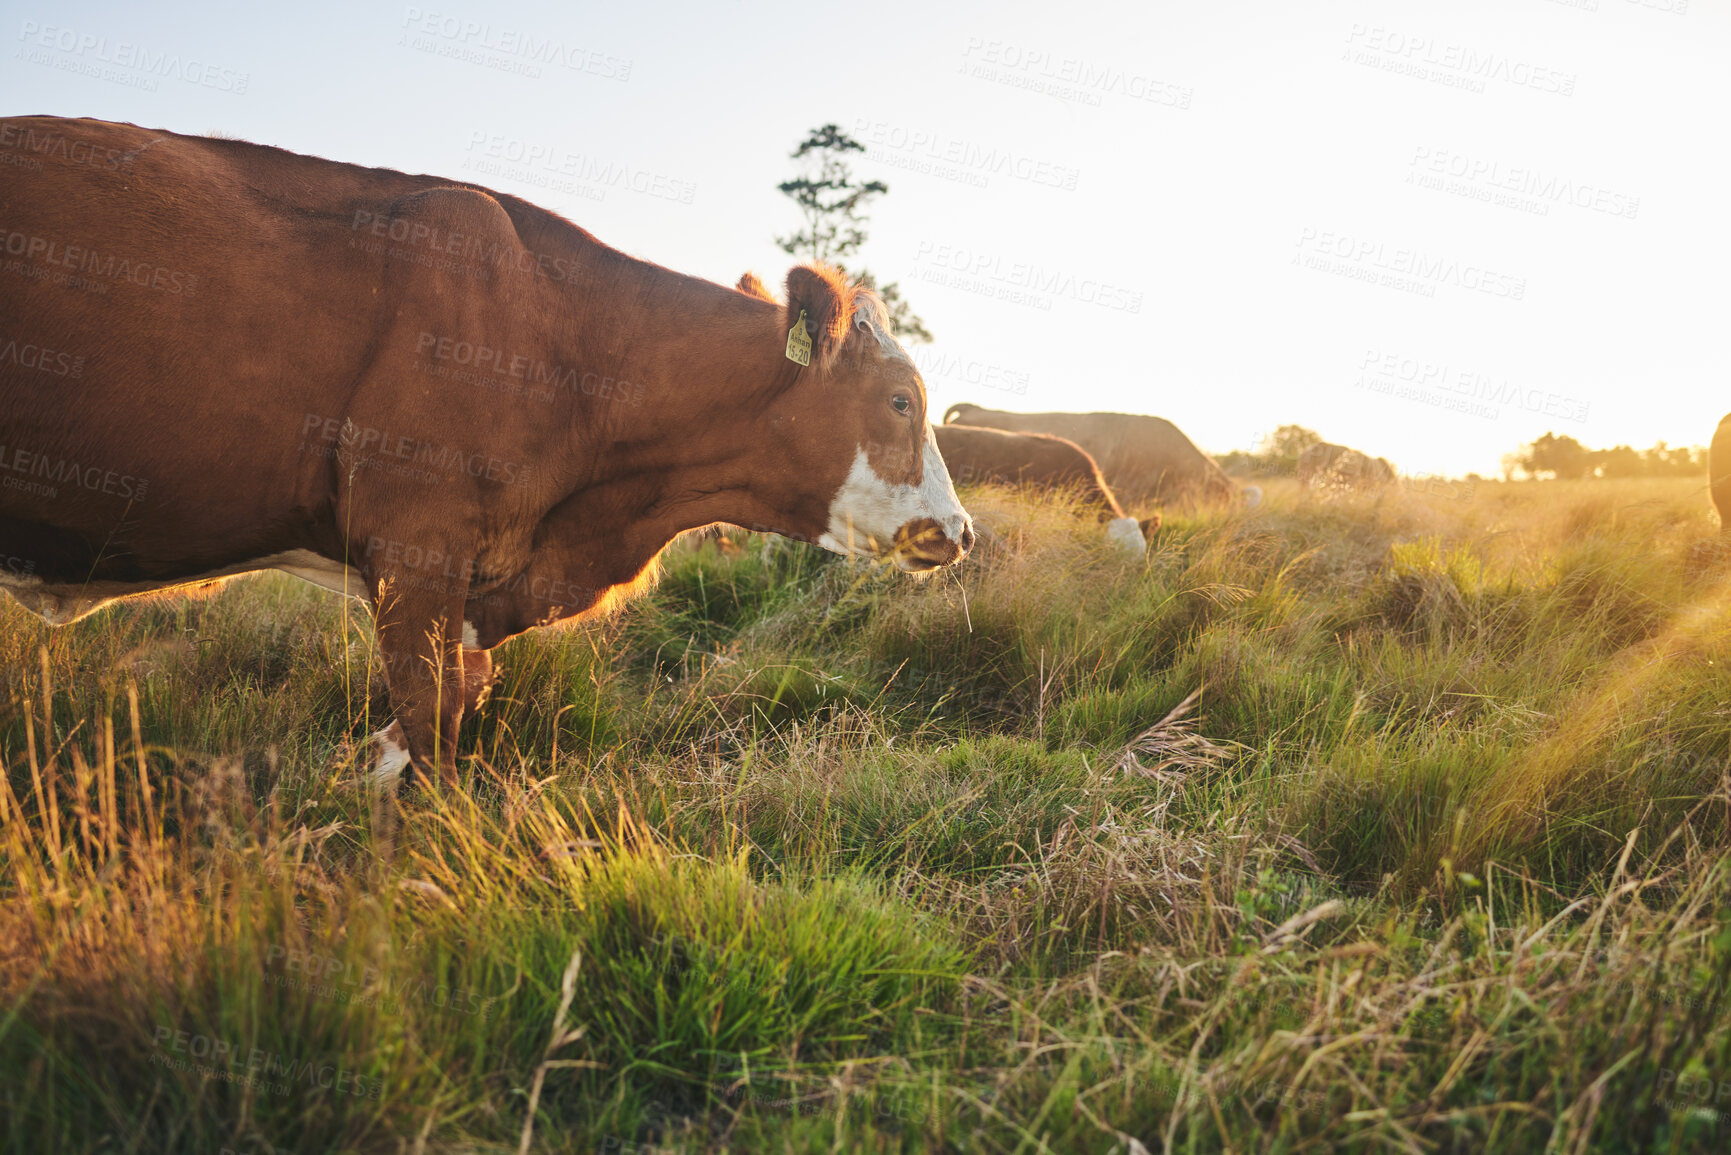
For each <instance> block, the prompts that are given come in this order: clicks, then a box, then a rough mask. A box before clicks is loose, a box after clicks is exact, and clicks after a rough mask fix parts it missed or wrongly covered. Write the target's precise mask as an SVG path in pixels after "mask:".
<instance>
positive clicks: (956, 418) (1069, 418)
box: [944, 405, 1262, 505]
mask: <svg viewBox="0 0 1731 1155" xmlns="http://www.w3.org/2000/svg"><path fill="white" fill-rule="evenodd" d="M944 424H946V425H951V424H954V425H985V426H989V427H991V428H993V429H1008V430H1011V431H1012V432H1016V433H1050V434H1054V435H1055V436H1058V437H1063V438H1067V439H1069V440H1071V441H1074V442H1075V443H1076V444H1077V445H1080V446H1081V447H1082V448H1083V449H1086V450H1087V451H1088V452H1089V453H1090V454H1092V455H1093V457H1094V460H1095V461H1096V462H1098V463H1099V465H1100V472H1101V473H1102V474H1104V475H1105V477H1106V480H1107V482H1108V483H1109V484H1110V485H1111V486H1112V489H1113V491H1114V492H1115V493H1117V495H1118V497H1119V499H1120V500H1122V501H1125V502H1128V503H1130V504H1132V505H1136V504H1141V503H1143V502H1159V503H1162V504H1176V503H1196V502H1224V503H1229V504H1233V505H1237V504H1245V505H1255V504H1256V503H1257V502H1258V501H1260V500H1261V498H1262V491H1261V490H1260V489H1258V488H1257V487H1255V486H1246V487H1244V488H1242V489H1240V488H1239V486H1238V484H1237V483H1236V482H1234V481H1233V480H1232V479H1231V478H1230V477H1227V476H1226V471H1225V470H1223V469H1221V468H1220V466H1219V465H1218V464H1217V463H1216V462H1215V460H1214V459H1213V458H1212V457H1210V456H1208V455H1207V454H1206V453H1204V452H1202V451H1201V450H1200V449H1198V448H1196V444H1195V442H1193V441H1191V440H1190V439H1189V438H1188V437H1186V436H1184V434H1183V433H1182V432H1180V431H1179V429H1178V427H1177V426H1176V425H1174V424H1172V423H1171V422H1170V421H1167V420H1166V419H1165V418H1163V417H1149V416H1146V415H1143V414H1139V413H1011V412H1008V411H1006V410H1002V409H985V408H982V407H980V406H978V405H952V406H950V407H949V409H948V410H947V411H945V413H944Z"/></svg>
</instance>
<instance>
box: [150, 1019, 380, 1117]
mask: <svg viewBox="0 0 1731 1155" xmlns="http://www.w3.org/2000/svg"><path fill="white" fill-rule="evenodd" d="M155 1034H156V1038H155V1043H156V1047H157V1050H156V1053H155V1054H153V1055H151V1057H150V1061H151V1062H152V1063H155V1064H156V1065H158V1066H164V1067H168V1068H170V1069H172V1070H180V1071H187V1072H196V1073H197V1074H200V1075H204V1076H206V1077H210V1078H219V1079H223V1080H224V1081H226V1082H233V1083H241V1084H243V1085H246V1086H257V1087H259V1088H260V1089H261V1090H266V1091H274V1092H276V1093H277V1094H286V1093H287V1092H288V1090H289V1089H290V1088H291V1087H293V1086H294V1085H295V1084H301V1085H304V1086H305V1087H306V1089H307V1090H312V1089H314V1088H322V1089H324V1090H327V1091H335V1092H336V1093H337V1094H339V1095H354V1096H357V1097H359V1098H363V1099H382V1098H384V1094H385V1083H384V1080H383V1079H368V1078H366V1077H365V1076H363V1075H361V1074H359V1073H358V1072H355V1071H351V1070H349V1069H348V1068H346V1067H341V1066H338V1065H336V1064H334V1063H318V1062H314V1061H312V1060H307V1061H305V1062H296V1061H295V1060H294V1059H292V1058H289V1057H288V1056H286V1055H279V1054H273V1053H271V1052H269V1051H261V1050H259V1049H258V1048H257V1047H247V1048H244V1049H243V1048H241V1047H237V1046H235V1045H233V1044H232V1043H229V1042H228V1041H226V1040H223V1039H217V1038H212V1037H211V1036H209V1035H197V1034H193V1033H191V1032H189V1031H179V1030H175V1029H174V1028H173V1027H168V1026H159V1027H157V1028H156V1031H155ZM272 1079H275V1080H279V1082H277V1083H276V1085H275V1086H272V1085H270V1083H269V1082H268V1080H272ZM261 1080H266V1081H261Z"/></svg>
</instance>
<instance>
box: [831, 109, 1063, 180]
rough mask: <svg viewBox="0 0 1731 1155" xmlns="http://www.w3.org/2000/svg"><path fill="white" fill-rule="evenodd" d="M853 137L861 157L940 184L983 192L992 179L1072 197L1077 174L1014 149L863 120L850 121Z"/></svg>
mask: <svg viewBox="0 0 1731 1155" xmlns="http://www.w3.org/2000/svg"><path fill="white" fill-rule="evenodd" d="M853 130H854V135H855V136H856V138H857V139H859V140H861V141H863V142H864V143H865V144H866V146H867V149H866V155H867V156H869V157H871V159H873V160H875V161H877V162H879V163H880V164H888V165H892V166H894V167H897V168H905V169H909V170H911V171H915V172H920V173H924V174H927V175H931V176H936V177H940V178H942V179H946V180H949V179H955V180H961V181H962V182H963V183H966V184H973V185H976V186H977V187H980V188H984V187H986V186H987V184H988V180H989V178H991V177H994V176H1003V177H1009V178H1010V179H1012V180H1022V181H1027V182H1028V183H1030V184H1038V185H1046V186H1047V187H1049V188H1057V189H1063V190H1064V191H1066V192H1074V191H1075V189H1076V180H1077V178H1078V176H1079V175H1080V172H1079V170H1077V169H1075V168H1071V167H1069V166H1067V165H1061V164H1055V163H1053V162H1052V161H1049V160H1041V159H1038V158H1036V157H1032V156H1028V155H1027V154H1025V153H1018V152H1017V151H1015V150H1014V149H1010V148H999V147H997V146H991V147H987V146H985V145H981V144H976V143H974V142H973V141H968V140H962V139H960V138H958V137H953V136H950V135H948V134H947V133H944V132H940V131H938V130H937V129H930V128H907V127H905V126H903V125H899V124H890V123H888V122H886V121H882V120H872V119H870V118H868V117H863V116H861V117H856V118H855V120H854V126H853Z"/></svg>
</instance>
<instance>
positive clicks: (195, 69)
mask: <svg viewBox="0 0 1731 1155" xmlns="http://www.w3.org/2000/svg"><path fill="white" fill-rule="evenodd" d="M18 39H20V40H22V41H24V43H25V45H26V46H27V47H31V48H47V49H52V50H54V51H56V52H59V53H62V54H64V56H65V57H66V58H68V59H69V60H72V61H74V62H75V63H79V64H112V65H114V66H115V67H117V68H128V69H131V70H133V71H135V72H141V73H143V74H144V75H145V76H147V77H158V78H162V79H168V80H184V81H185V82H186V83H188V84H196V85H199V86H200V87H202V88H214V89H216V90H217V91H218V92H232V93H234V94H235V95H236V96H244V95H245V94H246V86H247V85H248V84H249V83H250V82H251V81H252V74H251V73H250V72H240V71H238V70H236V69H233V68H224V67H222V66H221V65H216V64H209V63H206V62H205V61H201V60H197V59H194V58H193V57H190V56H185V57H183V56H181V54H180V53H178V52H155V51H152V50H151V49H149V48H146V47H144V46H142V45H139V44H132V43H130V42H128V41H125V40H115V41H110V40H109V39H108V37H106V36H95V35H92V34H91V33H88V32H80V31H78V30H77V29H75V28H61V27H58V26H56V25H53V24H38V23H37V22H36V21H34V20H26V21H24V22H23V25H22V27H21V28H20V30H19V32H18ZM32 63H51V61H45V60H37V61H32ZM74 70H75V71H79V69H74Z"/></svg>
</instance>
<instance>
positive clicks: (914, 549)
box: [818, 426, 974, 573]
mask: <svg viewBox="0 0 1731 1155" xmlns="http://www.w3.org/2000/svg"><path fill="white" fill-rule="evenodd" d="M920 464H921V469H920V478H919V481H918V482H917V483H914V484H908V483H897V482H890V481H886V480H884V479H883V478H882V477H880V476H879V475H878V473H877V471H876V470H875V469H873V468H872V464H871V455H870V454H869V453H868V452H867V450H866V447H865V446H863V445H862V446H860V447H859V449H858V450H857V451H856V452H855V454H854V460H853V467H852V468H851V469H850V470H849V471H848V475H847V479H846V480H845V481H843V482H842V485H841V488H840V489H839V490H837V491H836V495H835V498H834V499H833V500H832V501H831V502H830V506H829V529H828V531H827V532H825V533H824V535H823V536H822V537H820V538H818V544H819V545H821V546H823V547H824V548H825V549H831V550H834V551H835V552H836V553H840V554H848V555H852V556H878V555H882V554H886V553H888V554H890V555H891V556H892V557H894V559H895V563H896V565H897V566H899V567H901V568H902V569H904V570H907V571H908V572H910V573H919V572H924V571H926V570H931V569H936V568H937V567H939V566H942V565H947V564H949V563H950V562H953V561H956V560H958V559H959V558H960V557H961V556H962V555H963V554H966V553H967V552H968V550H969V548H970V547H971V546H972V545H973V541H974V530H973V523H972V522H971V521H970V520H969V518H968V514H967V511H966V510H964V509H963V508H962V503H961V500H960V499H959V498H957V497H956V489H955V486H953V485H952V484H950V472H949V470H948V469H947V468H946V467H945V465H944V459H943V456H942V455H941V454H939V453H938V445H937V441H936V439H935V438H933V436H932V431H931V427H930V426H927V427H926V434H925V446H924V450H923V454H922V460H921V463H920Z"/></svg>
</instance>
